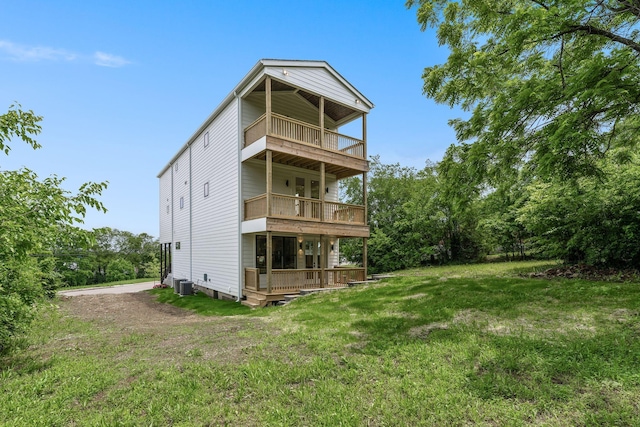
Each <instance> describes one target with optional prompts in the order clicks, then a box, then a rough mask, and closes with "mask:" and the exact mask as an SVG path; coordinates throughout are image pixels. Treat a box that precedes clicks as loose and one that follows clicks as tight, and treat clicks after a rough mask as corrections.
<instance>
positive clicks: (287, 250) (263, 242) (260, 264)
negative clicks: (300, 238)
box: [256, 236, 298, 274]
mask: <svg viewBox="0 0 640 427" xmlns="http://www.w3.org/2000/svg"><path fill="white" fill-rule="evenodd" d="M272 243H273V245H272V246H273V247H272V254H271V268H273V269H274V270H283V269H295V268H297V261H298V253H297V250H296V249H297V241H296V238H295V237H282V236H273V237H272ZM256 268H259V269H260V273H261V274H265V273H266V272H267V236H256Z"/></svg>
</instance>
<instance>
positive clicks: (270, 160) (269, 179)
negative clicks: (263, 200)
mask: <svg viewBox="0 0 640 427" xmlns="http://www.w3.org/2000/svg"><path fill="white" fill-rule="evenodd" d="M266 162H267V167H266V169H267V176H266V180H267V217H270V216H271V192H272V191H273V152H272V151H271V150H267V159H266Z"/></svg>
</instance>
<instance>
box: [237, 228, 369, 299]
mask: <svg viewBox="0 0 640 427" xmlns="http://www.w3.org/2000/svg"><path fill="white" fill-rule="evenodd" d="M244 237H245V239H246V240H245V241H244V243H243V244H244V245H247V246H249V245H250V246H252V248H251V249H252V250H251V251H248V250H245V255H244V259H245V261H244V274H243V275H244V277H243V282H244V283H243V285H244V286H243V292H242V293H243V296H244V297H245V298H246V299H245V301H243V303H244V304H245V305H248V306H250V307H264V306H265V305H268V304H269V303H271V302H275V301H280V300H283V299H284V297H285V295H296V294H299V293H300V291H301V290H310V289H336V288H344V287H347V286H348V285H349V283H352V282H362V281H364V280H365V279H366V277H367V264H366V241H367V238H366V237H365V238H363V244H364V248H365V249H364V251H363V253H364V256H363V262H362V266H354V265H343V266H341V265H339V259H340V257H339V254H338V251H339V240H338V238H337V237H336V236H323V235H308V234H305V235H291V234H283V233H273V232H267V233H265V234H255V235H252V236H244ZM253 242H255V243H253ZM249 252H251V257H252V258H253V260H251V261H250V260H249V257H248V253H249ZM252 261H253V262H252Z"/></svg>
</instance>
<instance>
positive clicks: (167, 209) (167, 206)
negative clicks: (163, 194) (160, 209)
mask: <svg viewBox="0 0 640 427" xmlns="http://www.w3.org/2000/svg"><path fill="white" fill-rule="evenodd" d="M167 213H169V205H167Z"/></svg>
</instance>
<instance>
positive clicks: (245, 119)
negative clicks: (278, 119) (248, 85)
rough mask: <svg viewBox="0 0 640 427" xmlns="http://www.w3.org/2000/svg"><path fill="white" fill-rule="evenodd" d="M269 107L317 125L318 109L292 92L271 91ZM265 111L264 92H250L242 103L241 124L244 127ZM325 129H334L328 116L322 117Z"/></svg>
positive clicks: (276, 111) (334, 126)
mask: <svg viewBox="0 0 640 427" xmlns="http://www.w3.org/2000/svg"><path fill="white" fill-rule="evenodd" d="M271 108H272V111H273V112H274V113H277V114H280V115H283V116H287V117H291V118H293V119H296V120H300V121H303V122H305V123H309V124H312V125H314V126H319V124H320V115H319V113H318V109H317V108H316V107H314V106H313V105H312V104H310V103H309V101H307V100H306V99H304V98H302V97H301V96H300V95H298V94H296V93H293V92H272V96H271ZM265 111H266V105H265V94H264V92H255V93H251V94H250V95H249V96H247V97H246V98H245V99H244V102H243V105H242V126H243V128H246V127H247V126H249V125H250V124H251V123H253V122H254V121H256V120H257V119H258V117H260V116H261V115H263V114H264V113H265ZM324 126H325V128H327V129H334V130H335V129H336V124H335V122H334V121H333V120H331V119H330V118H329V117H326V116H325V118H324Z"/></svg>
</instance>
